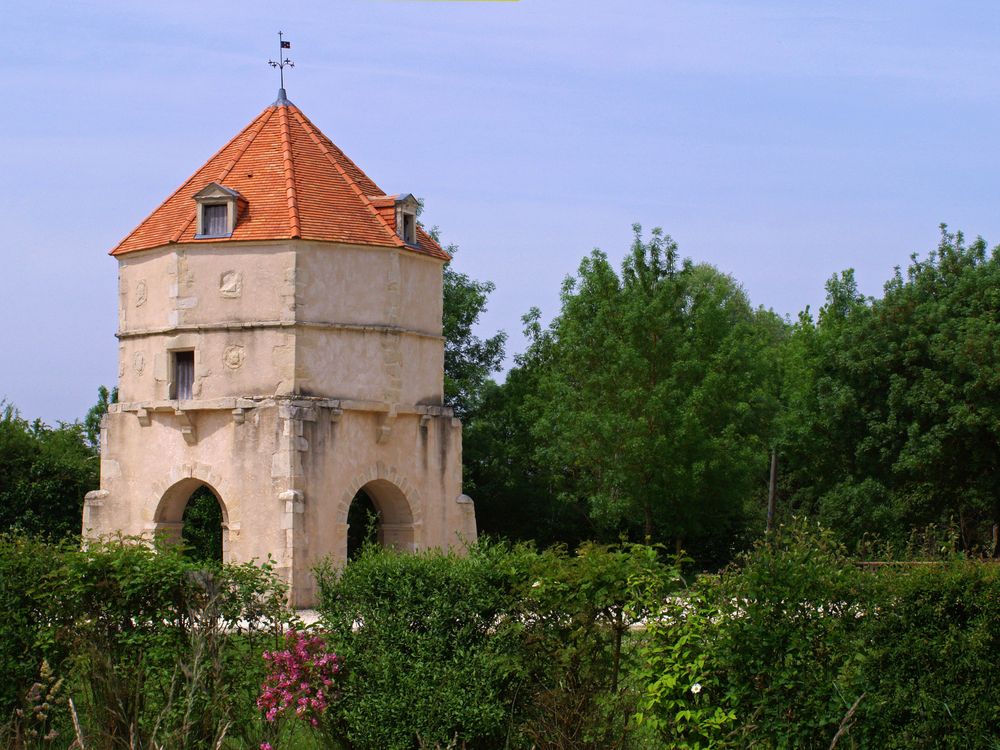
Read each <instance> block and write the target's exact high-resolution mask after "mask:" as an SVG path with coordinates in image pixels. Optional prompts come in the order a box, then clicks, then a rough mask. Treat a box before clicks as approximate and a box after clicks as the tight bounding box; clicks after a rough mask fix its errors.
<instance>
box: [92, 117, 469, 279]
mask: <svg viewBox="0 0 1000 750" xmlns="http://www.w3.org/2000/svg"><path fill="white" fill-rule="evenodd" d="M211 182H217V183H219V184H220V185H224V186H225V187H227V188H230V189H231V190H235V191H238V192H239V193H240V194H241V195H242V197H243V198H245V199H246V201H247V205H246V207H245V209H244V210H242V211H241V212H240V216H239V220H238V221H237V222H236V228H235V229H234V230H233V234H232V236H231V237H225V238H218V237H216V238H207V239H195V232H196V231H197V223H198V222H197V215H196V210H197V204H196V203H195V201H194V198H193V196H194V194H195V193H197V192H198V191H200V190H201V189H202V188H204V187H205V186H206V185H208V184H209V183H211ZM394 197H395V196H386V195H385V193H384V192H383V191H382V190H381V189H379V187H378V186H377V185H376V184H375V183H374V182H372V181H371V179H370V178H369V177H368V175H366V174H365V173H364V172H362V171H361V170H360V169H359V168H358V166H357V165H356V164H355V163H354V162H352V161H351V160H350V159H349V158H347V156H345V155H344V152H343V151H341V150H340V149H339V148H337V147H336V146H335V145H334V144H333V143H332V142H331V141H330V139H329V138H327V137H326V136H325V135H323V133H321V132H320V130H319V129H318V128H317V127H316V126H315V125H313V124H312V122H310V121H309V118H307V117H306V116H305V115H304V114H302V112H301V110H299V108H298V107H296V106H295V105H294V104H291V103H288V102H287V100H283V99H279V101H278V102H276V103H275V104H273V105H271V106H270V107H268V108H267V109H265V110H264V111H263V112H261V113H260V114H259V115H258V116H257V117H256V118H255V119H254V120H253V122H251V123H250V124H249V125H247V126H246V127H245V128H244V129H243V130H242V131H241V132H240V133H239V134H238V135H237V136H236V137H235V138H233V139H232V140H231V141H230V142H229V143H227V144H226V145H225V146H223V147H222V149H221V150H220V151H219V152H218V153H216V154H215V156H213V157H212V158H211V159H209V160H208V162H207V163H206V164H205V165H204V166H203V167H202V168H201V169H199V170H198V171H197V172H195V173H194V174H193V175H192V176H191V177H190V178H189V179H188V180H187V181H186V182H185V183H184V184H183V185H181V186H180V187H179V188H178V189H177V190H176V191H175V192H174V194H173V195H171V196H170V197H169V198H167V199H166V200H165V201H164V202H163V204H161V205H160V207H159V208H157V209H156V210H155V211H153V213H151V214H150V215H149V216H148V217H147V218H146V219H145V220H144V221H143V222H142V223H141V224H139V226H138V227H136V228H135V229H134V230H132V232H131V233H130V234H129V235H128V236H127V237H126V238H125V239H123V240H122V241H121V242H120V243H119V244H118V246H117V247H115V248H114V250H112V251H111V254H112V255H124V254H125V253H131V252H135V251H137V250H148V249H150V248H154V247H161V246H163V245H168V244H172V243H175V242H199V243H200V242H206V243H207V242H212V243H217V242H233V241H239V240H283V239H294V238H300V239H305V240H323V241H327V242H342V243H347V244H353V245H375V246H379V247H400V248H404V249H406V250H410V251H413V252H416V253H421V254H424V255H430V256H433V257H435V258H440V259H441V260H448V259H449V257H450V256H449V255H448V253H447V252H445V251H444V250H443V249H441V246H440V245H439V244H438V243H437V242H435V241H434V240H433V239H432V238H431V237H430V236H429V235H428V234H427V233H426V232H424V231H423V230H422V229H418V232H417V235H418V236H417V245H416V246H411V245H407V244H406V243H404V242H403V240H402V239H400V237H399V236H398V235H397V234H396V227H395V210H394V208H392V207H393V206H394V202H393V200H392V199H393V198H394Z"/></svg>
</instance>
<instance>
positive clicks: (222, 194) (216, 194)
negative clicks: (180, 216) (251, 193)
mask: <svg viewBox="0 0 1000 750" xmlns="http://www.w3.org/2000/svg"><path fill="white" fill-rule="evenodd" d="M191 197H192V198H194V199H195V200H199V199H201V200H205V199H212V198H234V199H236V200H239V199H240V198H242V197H243V196H242V195H240V193H239V191H237V190H233V189H232V188H227V187H226V186H225V185H220V184H219V183H217V182H210V183H208V184H207V185H205V187H203V188H202V189H201V190H199V191H198V192H197V193H195V194H194V195H193V196H191Z"/></svg>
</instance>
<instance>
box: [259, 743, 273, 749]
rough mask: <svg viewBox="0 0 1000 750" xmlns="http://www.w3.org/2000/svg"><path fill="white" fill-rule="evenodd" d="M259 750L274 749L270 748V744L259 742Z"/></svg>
mask: <svg viewBox="0 0 1000 750" xmlns="http://www.w3.org/2000/svg"><path fill="white" fill-rule="evenodd" d="M260 750H274V748H273V747H271V743H270V742H261V743H260Z"/></svg>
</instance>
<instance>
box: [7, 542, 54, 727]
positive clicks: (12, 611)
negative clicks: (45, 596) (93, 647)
mask: <svg viewBox="0 0 1000 750" xmlns="http://www.w3.org/2000/svg"><path fill="white" fill-rule="evenodd" d="M69 549H70V548H69V547H67V546H61V545H54V544H47V543H45V542H42V541H39V540H36V539H32V538H31V537H28V536H25V535H23V534H5V535H0V612H3V617H0V664H2V665H3V668H4V679H3V681H2V682H0V720H2V719H5V718H6V717H8V716H10V715H11V712H13V711H14V709H15V708H17V707H18V706H19V705H20V704H21V701H22V699H23V698H24V696H25V695H26V694H27V692H28V690H29V689H30V687H31V685H32V683H33V682H34V681H35V677H36V676H37V675H38V671H39V668H40V666H41V663H42V660H43V659H48V660H49V661H50V663H52V664H58V663H59V662H61V661H62V658H63V656H64V655H65V652H64V651H61V650H60V649H58V648H57V647H56V644H54V643H53V642H52V641H51V639H47V638H44V637H43V635H42V633H43V631H45V629H46V627H47V619H48V609H47V608H46V607H45V606H44V605H43V603H42V601H41V599H42V595H41V592H40V590H39V584H40V582H41V581H43V580H46V579H47V578H48V577H49V574H50V572H51V571H52V569H53V568H55V567H56V566H58V564H59V556H60V555H62V554H64V553H65V552H67V551H68V550H69Z"/></svg>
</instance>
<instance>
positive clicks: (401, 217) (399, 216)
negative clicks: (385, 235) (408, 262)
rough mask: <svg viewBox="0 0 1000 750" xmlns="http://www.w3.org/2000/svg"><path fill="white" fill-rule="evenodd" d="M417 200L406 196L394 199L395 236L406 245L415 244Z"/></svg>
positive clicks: (408, 195)
mask: <svg viewBox="0 0 1000 750" xmlns="http://www.w3.org/2000/svg"><path fill="white" fill-rule="evenodd" d="M418 205H419V204H418V203H417V199H416V198H414V197H413V196H412V195H410V194H407V195H403V196H400V197H398V198H396V234H398V235H399V238H400V239H401V240H402V241H403V242H405V243H406V244H407V245H416V244H417V206H418Z"/></svg>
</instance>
